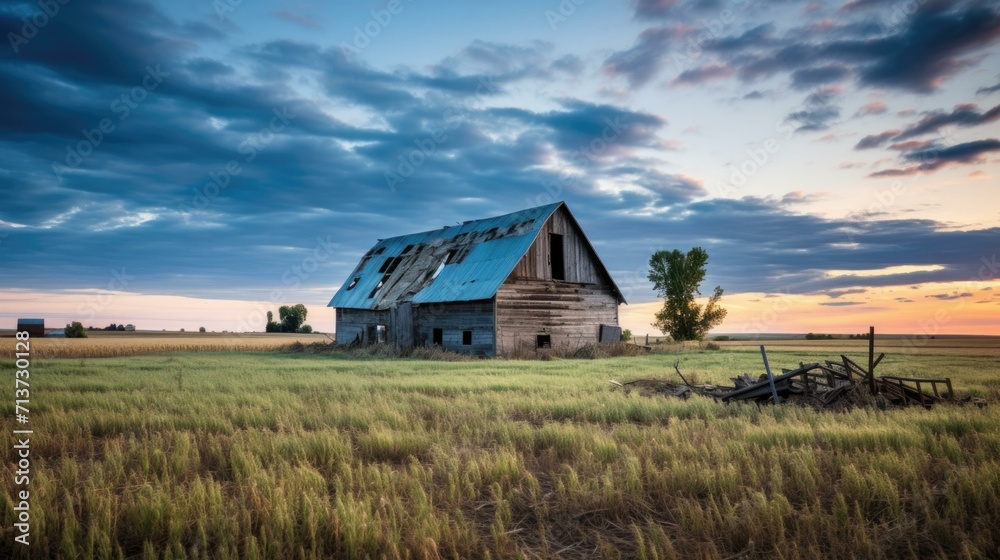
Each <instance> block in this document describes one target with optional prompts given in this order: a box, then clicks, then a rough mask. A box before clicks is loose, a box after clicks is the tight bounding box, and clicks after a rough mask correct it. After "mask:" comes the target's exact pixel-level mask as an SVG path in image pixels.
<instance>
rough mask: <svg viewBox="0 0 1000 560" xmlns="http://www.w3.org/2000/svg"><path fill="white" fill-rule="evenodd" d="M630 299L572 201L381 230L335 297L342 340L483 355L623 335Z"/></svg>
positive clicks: (560, 346) (544, 348) (609, 339)
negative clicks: (395, 232) (415, 228)
mask: <svg viewBox="0 0 1000 560" xmlns="http://www.w3.org/2000/svg"><path fill="white" fill-rule="evenodd" d="M622 303H625V298H624V297H622V293H621V290H619V289H618V286H617V285H616V284H615V282H614V280H613V279H612V278H611V275H610V274H609V273H608V270H607V268H606V267H605V266H604V263H602V262H601V259H600V258H599V257H598V256H597V252H596V251H595V250H594V247H593V245H592V244H591V243H590V241H589V240H588V239H587V236H586V235H585V234H584V232H583V229H582V228H581V227H580V224H579V222H577V220H576V218H575V217H574V216H573V214H572V213H571V212H570V210H569V208H568V207H567V206H566V204H565V203H564V202H558V203H554V204H548V205H545V206H539V207H537V208H530V209H527V210H521V211H519V212H514V213H513V214H507V215H504V216H497V217H494V218H486V219H482V220H471V221H467V222H465V223H463V224H461V225H456V226H449V227H444V228H442V229H437V230H433V231H425V232H422V233H414V234H410V235H403V236H400V237H393V238H391V239H381V240H379V241H378V243H376V244H375V246H374V247H372V248H371V249H370V250H369V251H368V252H367V253H365V255H364V256H363V257H362V258H361V261H360V262H359V263H358V265H357V267H356V268H355V269H354V271H353V272H352V273H351V275H350V276H349V277H348V278H347V280H346V281H345V282H344V283H343V284H342V285H341V288H340V290H338V291H337V293H336V295H334V296H333V299H332V300H331V301H330V303H329V306H330V307H335V308H336V317H337V318H336V322H337V326H336V328H337V338H336V340H337V343H338V344H363V345H364V344H378V343H387V344H392V345H394V346H396V347H397V348H409V347H414V346H427V347H430V346H439V347H441V348H443V349H445V350H451V351H458V352H466V353H471V354H476V355H483V356H494V355H501V356H504V355H507V356H509V355H515V354H519V353H523V352H525V351H530V352H535V351H541V352H545V351H549V350H551V349H563V350H572V349H574V348H578V347H581V346H583V345H585V344H590V343H597V342H601V341H604V342H617V341H618V340H619V339H620V337H621V329H620V328H619V326H618V306H619V305H620V304H622Z"/></svg>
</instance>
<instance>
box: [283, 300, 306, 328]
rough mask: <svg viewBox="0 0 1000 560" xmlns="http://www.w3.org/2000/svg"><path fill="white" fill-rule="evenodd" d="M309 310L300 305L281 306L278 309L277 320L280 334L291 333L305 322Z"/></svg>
mask: <svg viewBox="0 0 1000 560" xmlns="http://www.w3.org/2000/svg"><path fill="white" fill-rule="evenodd" d="M308 314H309V310H308V309H306V306H304V305H302V304H301V303H297V304H295V305H282V306H281V307H279V308H278V318H279V319H280V320H281V332H289V333H293V332H296V331H298V330H299V327H301V326H302V324H303V323H305V322H306V315H308Z"/></svg>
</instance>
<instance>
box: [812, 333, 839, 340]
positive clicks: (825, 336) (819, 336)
mask: <svg viewBox="0 0 1000 560" xmlns="http://www.w3.org/2000/svg"><path fill="white" fill-rule="evenodd" d="M806 340H833V335H832V334H819V333H808V334H806Z"/></svg>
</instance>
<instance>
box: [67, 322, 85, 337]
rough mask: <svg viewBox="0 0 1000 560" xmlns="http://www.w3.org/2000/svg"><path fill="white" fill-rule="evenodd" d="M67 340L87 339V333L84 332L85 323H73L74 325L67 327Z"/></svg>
mask: <svg viewBox="0 0 1000 560" xmlns="http://www.w3.org/2000/svg"><path fill="white" fill-rule="evenodd" d="M66 338H87V331H85V330H83V323H81V322H80V321H73V324H72V325H66Z"/></svg>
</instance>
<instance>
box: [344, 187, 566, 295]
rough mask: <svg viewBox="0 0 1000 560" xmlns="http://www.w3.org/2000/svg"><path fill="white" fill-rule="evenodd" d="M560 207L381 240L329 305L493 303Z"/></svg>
mask: <svg viewBox="0 0 1000 560" xmlns="http://www.w3.org/2000/svg"><path fill="white" fill-rule="evenodd" d="M562 204H563V203H562V202H557V203H554V204H547V205H545V206H539V207H536V208H529V209H527V210H521V211H519V212H514V213H512V214H506V215H504V216H497V217H493V218H486V219H483V220H473V221H468V222H465V223H463V224H462V225H460V226H454V227H446V228H442V229H437V230H433V231H425V232H421V233H414V234H410V235H402V236H399V237H393V238H391V239H384V240H381V241H379V242H378V243H377V244H376V245H375V246H374V247H372V248H371V250H369V251H368V252H367V253H366V254H365V256H364V257H363V258H362V259H361V262H360V263H359V264H358V266H357V267H356V268H355V269H354V272H352V273H351V275H350V276H349V277H348V279H347V281H346V282H344V284H343V285H342V286H341V288H340V290H338V291H337V294H336V295H334V296H333V299H332V300H330V303H329V306H330V307H344V308H351V309H386V308H389V307H392V306H393V305H395V304H397V303H402V302H406V301H412V302H413V303H439V302H448V301H475V300H483V299H489V298H492V297H493V296H494V295H496V292H497V290H498V289H499V288H500V286H501V285H502V284H503V283H504V281H505V280H506V279H507V277H508V276H509V275H510V273H511V272H512V271H513V270H514V267H515V266H517V263H518V261H520V260H521V257H523V256H524V254H525V253H526V252H527V251H528V249H529V248H530V247H531V244H532V242H534V240H535V238H536V237H538V232H539V230H540V229H541V227H542V225H543V224H544V223H545V221H546V220H547V219H548V218H549V216H551V215H552V213H553V212H555V211H556V209H558V208H559V207H560V206H561V205H562Z"/></svg>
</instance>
